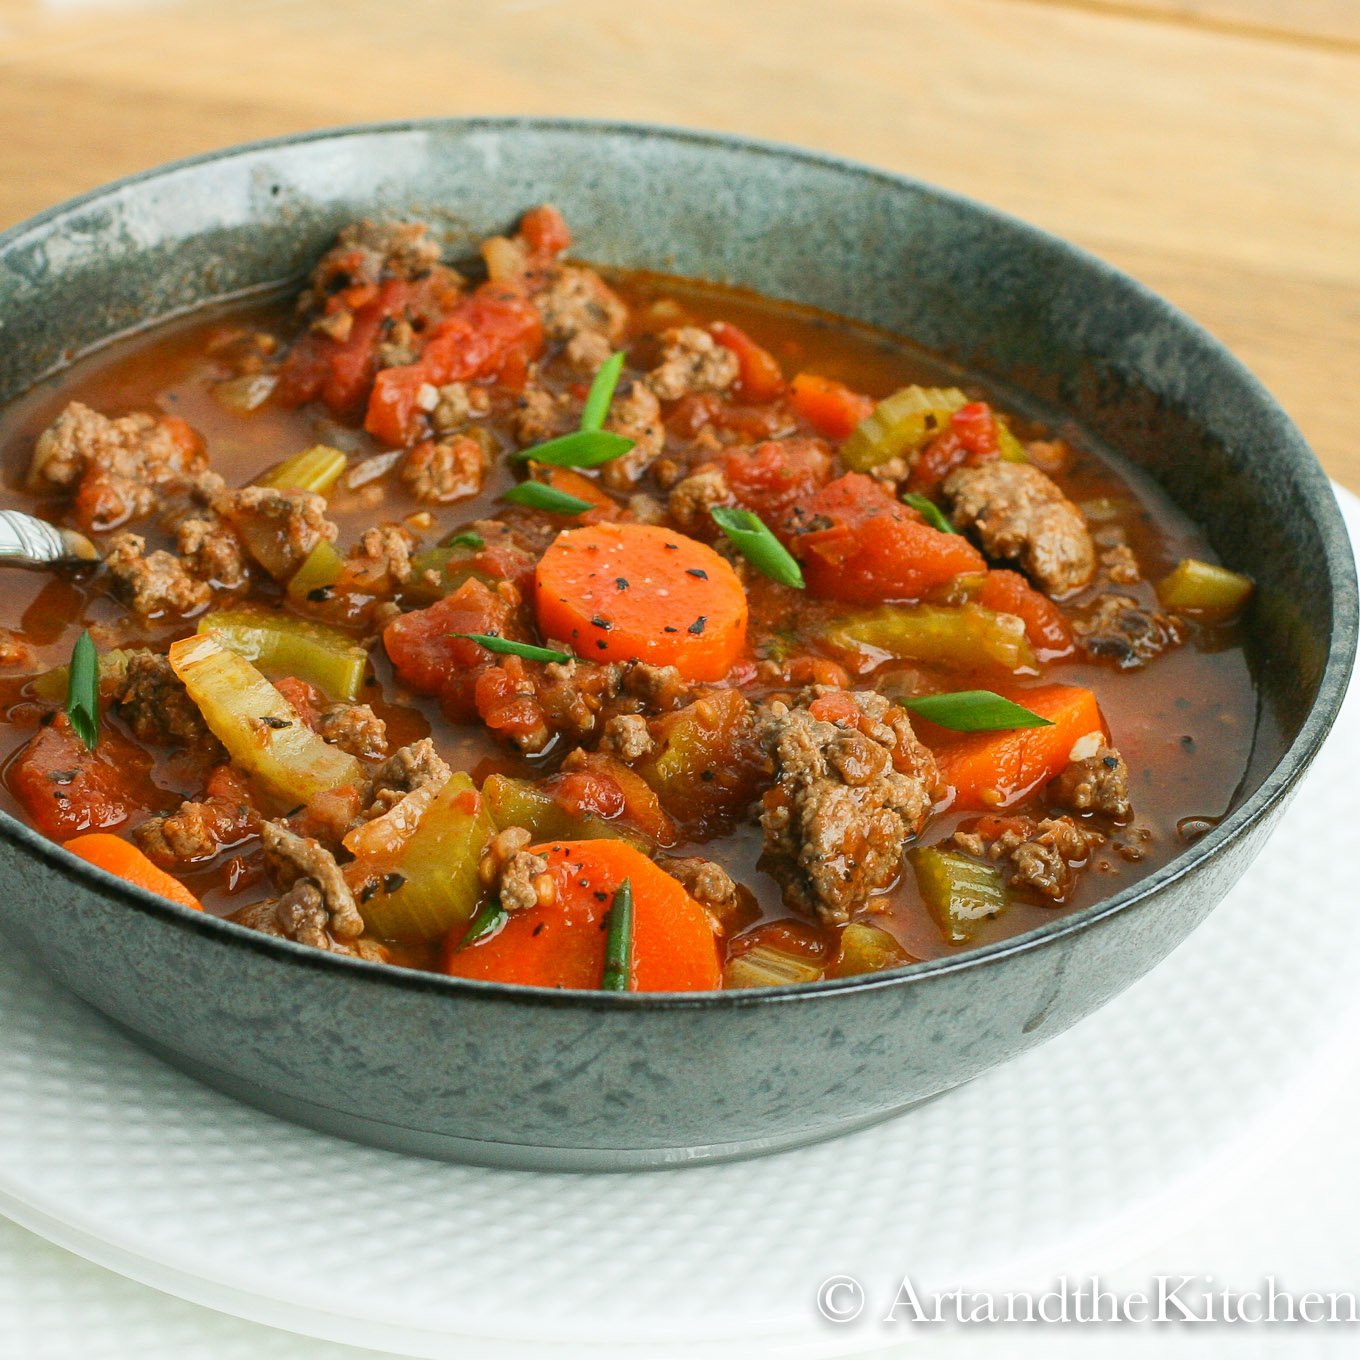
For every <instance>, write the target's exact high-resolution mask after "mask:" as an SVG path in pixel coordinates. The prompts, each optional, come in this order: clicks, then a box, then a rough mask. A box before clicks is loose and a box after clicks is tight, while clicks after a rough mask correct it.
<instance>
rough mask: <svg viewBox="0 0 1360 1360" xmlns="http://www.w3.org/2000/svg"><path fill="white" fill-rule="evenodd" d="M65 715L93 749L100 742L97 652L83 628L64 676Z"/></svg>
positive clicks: (87, 632) (82, 739)
mask: <svg viewBox="0 0 1360 1360" xmlns="http://www.w3.org/2000/svg"><path fill="white" fill-rule="evenodd" d="M66 716H67V717H68V718H69V719H70V720H71V726H72V728H73V729H74V730H75V734H76V736H78V737H79V738H80V739H81V741H83V742H84V743H85V745H86V746H87V747H88V748H89V749H90V750H91V751H93V750H94V748H95V747H96V746H97V745H98V744H99V653H98V652H97V651H96V650H95V646H94V639H93V638H92V637H91V636H90V630H89V629H88V628H86V629H85V630H83V631H82V632H81V634H80V636H79V637H78V638H77V639H76V645H75V646H74V647H73V648H72V649H71V669H70V671H69V672H68V673H67V678H66Z"/></svg>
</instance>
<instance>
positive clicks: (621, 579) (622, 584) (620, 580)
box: [614, 576, 628, 590]
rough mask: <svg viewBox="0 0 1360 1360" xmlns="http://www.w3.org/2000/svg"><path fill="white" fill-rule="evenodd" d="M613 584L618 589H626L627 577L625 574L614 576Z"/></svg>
mask: <svg viewBox="0 0 1360 1360" xmlns="http://www.w3.org/2000/svg"><path fill="white" fill-rule="evenodd" d="M614 585H615V587H616V589H618V590H627V589H628V578H627V577H626V576H616V577H615V578H614Z"/></svg>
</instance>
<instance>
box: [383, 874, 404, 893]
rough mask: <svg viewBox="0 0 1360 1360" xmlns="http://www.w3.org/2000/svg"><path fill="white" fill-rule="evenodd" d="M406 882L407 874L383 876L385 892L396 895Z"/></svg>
mask: <svg viewBox="0 0 1360 1360" xmlns="http://www.w3.org/2000/svg"><path fill="white" fill-rule="evenodd" d="M405 882H406V875H405V874H398V873H390V874H384V875H383V881H382V885H383V891H384V892H390V893H394V892H396V890H397V889H398V888H400V887H401V885H402V884H403V883H405Z"/></svg>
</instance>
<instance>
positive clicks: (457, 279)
mask: <svg viewBox="0 0 1360 1360" xmlns="http://www.w3.org/2000/svg"><path fill="white" fill-rule="evenodd" d="M569 245H570V237H569V234H568V230H567V227H566V225H565V223H564V222H563V221H562V219H561V217H560V216H559V215H558V214H557V213H556V212H555V211H554V210H553V209H551V208H549V207H541V208H536V209H533V210H532V211H530V212H528V213H527V214H526V215H525V216H524V218H523V219H522V220H521V222H520V223H519V224H518V227H517V228H516V230H515V231H514V234H513V235H507V236H501V237H494V238H492V239H490V240H487V241H485V242H484V243H483V244H482V247H481V251H480V258H479V259H477V260H474V261H472V262H470V263H466V262H460V264H459V265H458V267H457V268H454V267H453V266H452V265H450V264H448V263H446V262H444V261H442V260H441V256H440V250H439V247H438V245H437V244H436V242H435V240H434V237H433V235H432V234H431V233H430V232H428V231H427V230H426V229H425V228H424V227H422V226H420V225H418V224H397V223H370V222H363V223H359V224H356V225H355V226H353V227H350V228H347V229H346V230H345V231H343V232H341V233H340V235H339V238H338V239H337V241H336V242H335V244H334V246H333V247H332V248H331V249H330V250H328V251H327V252H326V253H325V254H324V255H323V257H322V258H321V259H320V261H319V262H318V263H317V265H316V268H315V270H314V272H313V273H312V275H311V277H310V279H309V280H308V282H307V285H306V287H305V288H304V289H303V291H302V293H301V296H300V297H297V298H287V299H278V298H265V299H254V300H250V301H245V302H239V303H234V304H230V305H224V306H221V307H218V308H216V309H211V310H209V311H205V312H201V313H199V314H197V315H195V316H193V317H191V318H189V319H186V320H181V321H177V322H174V323H171V324H168V325H164V326H160V327H157V328H155V329H153V330H148V331H145V332H142V333H139V334H137V335H134V336H131V337H128V338H125V339H123V340H120V341H118V342H116V343H114V344H111V345H109V346H108V347H106V348H105V349H103V350H101V351H100V352H99V353H97V354H94V355H92V356H88V357H86V358H83V359H81V360H79V361H77V362H75V363H73V364H71V365H70V366H69V367H68V368H67V369H66V370H65V371H64V372H63V373H61V374H60V375H58V376H57V377H56V378H54V379H52V380H50V381H49V382H47V383H45V384H43V385H42V386H39V387H37V388H35V389H34V390H32V391H31V392H29V393H28V394H27V395H25V396H24V397H23V398H22V399H20V400H19V401H17V402H15V403H14V404H13V405H12V406H11V407H10V409H9V410H8V412H7V413H6V414H5V416H4V423H3V427H2V429H0V434H2V436H3V441H4V457H5V468H6V486H5V492H4V503H5V504H6V505H7V506H8V507H11V508H17V509H24V510H28V511H31V512H33V513H36V514H38V515H40V516H42V517H43V518H45V519H47V520H49V521H51V522H53V523H56V524H59V525H63V526H68V527H71V528H75V529H78V530H80V531H82V532H83V533H85V534H87V535H88V536H89V537H90V539H91V540H92V541H93V542H94V543H95V545H96V546H97V548H98V549H99V551H100V553H101V554H102V557H103V564H102V565H101V566H99V567H97V568H89V567H87V568H79V569H74V570H72V569H69V568H66V569H62V570H50V571H47V572H19V571H9V572H6V573H4V574H3V576H0V592H2V598H3V601H4V618H5V623H6V627H5V628H4V630H3V632H0V663H3V669H2V670H0V707H2V711H3V724H2V725H0V741H3V743H4V767H3V795H2V796H3V799H4V805H5V807H6V809H7V810H9V811H12V812H14V813H15V814H16V815H19V816H21V817H24V818H26V819H27V820H28V821H29V822H31V823H32V824H33V825H34V826H36V827H38V828H39V829H40V830H41V831H42V832H44V833H45V834H46V835H48V836H50V837H52V838H53V839H54V840H57V841H60V842H62V843H63V844H65V845H67V846H68V848H69V849H71V850H72V851H73V852H74V853H76V854H78V855H81V856H83V857H85V858H86V859H88V860H90V861H91V862H93V863H96V864H98V865H101V866H102V867H104V868H106V869H109V870H110V871H112V872H113V873H115V874H119V875H121V876H123V877H125V878H128V879H130V880H131V881H133V882H136V883H139V884H141V885H143V886H145V887H149V888H150V889H151V890H152V891H155V892H159V893H162V894H163V895H164V896H166V897H169V898H171V899H172V900H174V901H177V902H180V903H182V904H184V905H185V906H188V907H193V908H201V909H202V910H205V911H209V912H213V913H216V914H218V915H222V916H227V917H229V918H230V919H232V920H234V921H237V922H239V923H241V924H243V925H245V926H248V927H250V928H252V929H255V930H259V931H263V932H266V933H268V934H271V935H275V936H282V937H287V938H289V939H292V940H296V941H298V942H301V943H303V944H306V945H311V946H314V947H316V948H318V949H322V950H329V951H332V952H335V953H340V954H349V955H358V956H360V957H363V958H366V959H375V960H381V961H386V962H390V963H393V964H398V965H403V966H409V967H416V968H425V969H434V970H441V971H444V972H447V973H450V974H453V975H456V976H462V977H473V978H485V979H495V980H501V981H509V982H517V983H525V984H531V985H539V986H547V987H572V988H599V987H604V988H607V989H615V990H624V989H633V990H640V991H679V990H702V989H712V988H718V987H749V986H761V985H772V984H779V983H797V982H813V981H816V980H818V979H821V978H825V977H841V976H847V975H850V974H854V973H863V972H871V971H875V970H878V969H883V968H889V967H894V966H898V965H901V964H904V963H908V962H910V961H913V960H919V959H925V958H932V957H938V956H941V955H946V954H949V953H951V952H954V951H958V950H960V949H965V948H968V947H970V946H975V945H978V944H981V943H985V942H988V941H992V940H996V939H998V938H1002V937H1004V936H1006V935H1010V934H1015V933H1017V932H1020V931H1023V930H1026V929H1029V928H1031V927H1033V926H1035V925H1037V924H1040V923H1042V922H1044V921H1048V920H1051V919H1052V917H1053V915H1054V914H1055V913H1061V912H1070V911H1072V910H1075V909H1078V908H1080V907H1083V906H1088V905H1090V904H1091V903H1093V902H1095V901H1098V900H1099V899H1100V898H1102V897H1104V896H1107V895H1108V894H1109V893H1111V892H1112V891H1114V890H1116V889H1117V888H1118V887H1121V886H1123V885H1125V884H1126V883H1128V882H1130V881H1132V880H1134V879H1136V878H1137V877H1139V876H1140V875H1144V874H1146V873H1148V872H1149V871H1151V870H1152V869H1154V868H1156V867H1157V866H1159V865H1161V864H1164V863H1166V862H1167V860H1169V859H1170V858H1172V857H1174V856H1175V855H1176V854H1177V853H1178V851H1180V850H1181V849H1182V848H1184V846H1185V845H1186V844H1187V842H1188V841H1190V840H1192V839H1193V838H1194V837H1195V836H1196V835H1197V834H1200V833H1201V832H1202V831H1203V830H1204V829H1205V828H1206V827H1208V826H1210V825H1212V824H1213V821H1214V819H1215V818H1217V817H1218V816H1221V815H1222V813H1223V812H1224V811H1225V810H1226V808H1227V807H1228V805H1229V803H1230V801H1231V799H1232V796H1233V793H1234V790H1235V788H1236V785H1237V783H1238V780H1239V778H1240V777H1241V775H1242V773H1243V770H1244V768H1245V766H1246V763H1247V757H1248V754H1249V747H1250V741H1251V732H1252V726H1253V716H1254V697H1253V691H1252V685H1251V680H1250V676H1249V673H1248V670H1247V665H1246V661H1245V658H1244V655H1243V652H1242V649H1241V646H1240V629H1241V624H1240V622H1239V621H1238V620H1239V616H1240V614H1241V611H1242V609H1243V607H1244V605H1245V604H1246V602H1247V600H1248V598H1249V596H1250V591H1251V585H1250V582H1249V581H1247V580H1246V579H1245V578H1243V577H1241V576H1238V575H1235V574H1233V573H1230V572H1228V571H1226V570H1224V569H1223V568H1222V567H1220V566H1218V565H1216V564H1215V563H1214V560H1213V557H1212V554H1211V553H1210V551H1209V549H1208V547H1207V545H1206V544H1205V542H1204V541H1203V539H1202V538H1201V537H1200V535H1199V534H1198V532H1197V530H1196V529H1195V527H1194V525H1193V524H1191V523H1190V522H1189V521H1188V520H1187V519H1186V518H1185V517H1184V516H1183V515H1182V514H1181V513H1180V512H1179V511H1177V510H1176V509H1175V508H1174V507H1173V506H1172V505H1171V504H1170V503H1169V502H1168V500H1167V499H1166V498H1165V497H1164V496H1163V495H1162V494H1161V493H1160V492H1159V491H1158V490H1157V488H1156V487H1155V486H1153V485H1152V484H1150V483H1149V482H1148V480H1147V479H1146V478H1145V477H1143V476H1142V475H1140V474H1139V473H1138V472H1137V471H1136V470H1135V469H1133V468H1132V467H1131V466H1128V465H1125V464H1123V463H1122V462H1121V461H1119V460H1117V459H1116V458H1114V457H1113V456H1112V455H1109V454H1107V453H1104V452H1102V451H1099V450H1096V449H1094V448H1092V447H1090V446H1089V445H1088V443H1087V442H1086V441H1084V440H1083V439H1082V437H1081V435H1080V433H1079V432H1078V431H1076V430H1074V429H1068V428H1065V427H1064V428H1060V429H1056V430H1055V429H1052V428H1046V427H1044V426H1043V425H1041V424H1038V423H1036V422H1035V420H1033V419H1031V418H1030V417H1029V416H1027V415H1026V414H1025V412H1024V409H1023V402H1021V401H1020V400H1019V399H1017V398H1015V397H1014V396H1011V397H1006V396H1004V395H1000V396H998V394H996V393H988V392H986V391H983V390H982V389H981V388H979V387H978V386H977V385H976V384H975V383H974V382H972V381H971V380H969V379H967V378H966V377H964V376H963V375H961V374H959V373H957V372H955V371H953V370H951V369H949V368H948V367H947V366H945V365H943V364H942V363H940V362H938V361H936V360H934V359H932V358H931V357H930V356H929V355H928V354H925V353H923V352H922V351H920V350H919V349H917V348H915V347H914V346H912V345H910V344H909V343H907V342H905V341H902V340H899V339H896V338H894V337H892V336H889V335H885V334H883V333H880V332H877V331H873V330H871V329H869V328H866V327H864V326H861V325H858V324H856V323H854V322H852V321H849V320H845V319H842V318H838V317H832V316H827V315H823V314H820V313H814V312H811V311H808V310H806V309H802V308H799V307H795V306H791V305H788V304H784V303H778V302H772V301H767V300H765V299H762V298H758V297H754V296H751V295H749V294H746V293H743V292H740V291H738V290H735V289H729V288H723V287H718V286H714V285H708V284H702V283H697V282H693V281H688V280H681V279H672V278H667V277H662V276H657V275H649V274H641V273H629V272H623V271H616V272H606V273H602V272H599V271H597V270H595V269H592V268H589V267H587V266H585V265H583V264H579V263H575V262H570V261H569V260H568V259H567V257H566V252H567V250H568V247H569Z"/></svg>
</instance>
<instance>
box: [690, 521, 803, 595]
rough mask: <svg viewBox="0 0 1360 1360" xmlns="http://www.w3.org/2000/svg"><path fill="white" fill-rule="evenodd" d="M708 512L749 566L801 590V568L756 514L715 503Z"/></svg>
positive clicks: (783, 583) (781, 582)
mask: <svg viewBox="0 0 1360 1360" xmlns="http://www.w3.org/2000/svg"><path fill="white" fill-rule="evenodd" d="M708 513H709V514H710V515H712V516H713V522H714V523H715V524H716V525H717V526H718V528H719V529H721V530H722V531H723V533H725V534H726V535H727V536H728V538H730V539H731V540H732V542H733V543H735V544H736V545H737V549H738V551H740V553H741V555H742V556H743V557H745V558H746V560H747V561H748V562H750V564H751V565H752V566H753V567H755V568H756V569H757V570H759V571H762V572H764V573H765V575H766V576H768V577H769V578H770V580H772V581H778V582H779V584H780V585H784V586H793V587H795V588H796V589H798V590H802V589H803V572H802V568H801V567H799V565H798V563H797V562H795V561H794V560H793V556H792V555H791V554H790V552H789V550H788V549H787V548H786V547H785V546H784V545H783V544H782V543H781V542H780V541H779V540H778V539H777V538H776V537H775V536H774V535H773V534H772V533H771V532H770V530H769V528H768V527H767V525H766V524H765V521H764V520H762V519H761V518H760V516H759V515H757V514H755V513H753V512H752V511H750V510H738V509H735V508H734V507H732V506H730V505H715V506H713V507H712V508H711V509H710V510H709V512H708Z"/></svg>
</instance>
